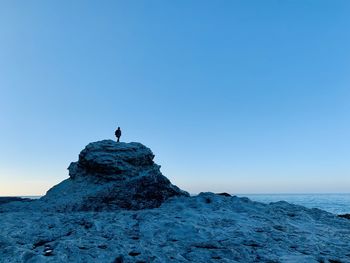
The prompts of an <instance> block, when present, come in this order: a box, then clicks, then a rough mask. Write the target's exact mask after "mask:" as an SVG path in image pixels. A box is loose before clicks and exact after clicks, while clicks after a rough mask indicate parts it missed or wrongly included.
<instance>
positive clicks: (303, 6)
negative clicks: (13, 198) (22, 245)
mask: <svg viewBox="0 0 350 263" xmlns="http://www.w3.org/2000/svg"><path fill="white" fill-rule="evenodd" d="M349 13H350V2H349V1H311V0H309V1H307V0H306V1H277V0H276V1H272V0H267V1H258V0H257V1H206V0H204V1H203V0H201V1H195V0H193V1H187V0H180V1H163V0H162V1H160V0H159V1H153V0H152V1H102V2H101V1H65V0H64V1H41V0H39V1H1V3H0V37H1V41H0V196H2V195H41V194H44V193H45V192H46V191H47V190H48V189H49V188H50V187H51V186H52V185H53V184H56V183H58V182H60V181H61V180H64V179H65V178H67V177H68V171H67V170H66V168H67V167H68V165H69V163H70V162H72V161H76V160H77V158H78V154H79V152H80V151H81V150H82V149H83V148H84V147H85V145H87V144H88V143H89V142H92V141H97V140H102V139H110V138H111V139H113V136H114V130H115V128H116V127H117V126H121V128H122V131H123V136H122V140H123V141H126V142H129V141H139V142H141V143H143V144H145V145H146V146H148V147H150V148H151V149H152V150H153V152H154V153H155V155H156V162H157V163H158V164H160V165H161V166H162V172H163V173H164V175H166V176H167V177H168V178H170V179H171V181H172V182H173V183H175V184H177V185H179V186H180V187H181V188H183V189H185V190H187V191H189V192H191V193H196V192H201V191H216V192H219V191H226V192H231V193H310V192H311V193H318V192H321V193H329V192H335V193H336V192H342V193H344V192H347V193H349V192H350V165H349V163H350V161H349V160H350V103H349V102H350V31H349V28H350V16H349Z"/></svg>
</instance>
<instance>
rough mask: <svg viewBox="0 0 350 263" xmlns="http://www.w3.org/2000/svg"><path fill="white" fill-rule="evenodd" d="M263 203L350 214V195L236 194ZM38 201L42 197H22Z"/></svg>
mask: <svg viewBox="0 0 350 263" xmlns="http://www.w3.org/2000/svg"><path fill="white" fill-rule="evenodd" d="M236 195H237V196H239V197H248V198H249V199H251V200H253V201H257V202H262V203H271V202H278V201H286V202H288V203H291V204H296V205H302V206H305V207H308V208H319V209H322V210H325V211H328V212H330V213H333V214H350V193H346V194H236ZM21 197H26V198H32V199H38V198H40V196H21Z"/></svg>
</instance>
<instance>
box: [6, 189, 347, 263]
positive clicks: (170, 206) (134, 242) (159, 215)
mask: <svg viewBox="0 0 350 263" xmlns="http://www.w3.org/2000/svg"><path fill="white" fill-rule="evenodd" d="M0 225H1V228H0V262H1V263H14V262H28V263H41V262H42V263H47V262H52V263H56V262H87V263H90V262H100V263H113V262H124V263H135V262H154V263H164V262H198V263H203V262H236V263H237V262H240V263H256V262H263V263H272V262H276V263H277V262H280V263H291V262H292V263H320V262H324V263H331V262H342V263H348V262H350V220H348V219H345V218H340V217H337V216H336V215H334V214H330V213H328V212H325V211H322V210H319V209H307V208H304V207H302V206H297V205H291V204H288V203H286V202H277V203H271V204H262V203H258V202H252V201H250V200H249V199H248V198H238V197H235V196H232V197H229V196H222V195H215V194H212V193H202V194H200V195H198V196H193V197H179V198H169V199H168V200H166V201H165V202H164V203H163V204H162V205H161V206H160V207H158V208H155V209H142V210H116V211H113V212H104V211H103V212H68V213H67V212H66V213H53V212H7V213H1V214H0Z"/></svg>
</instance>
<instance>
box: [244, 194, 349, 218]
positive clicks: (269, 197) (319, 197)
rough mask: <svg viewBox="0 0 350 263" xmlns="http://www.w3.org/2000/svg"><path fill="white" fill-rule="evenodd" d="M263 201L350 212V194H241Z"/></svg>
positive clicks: (343, 212)
mask: <svg viewBox="0 0 350 263" xmlns="http://www.w3.org/2000/svg"><path fill="white" fill-rule="evenodd" d="M237 196H240V197H241V196H246V197H248V198H249V199H251V200H253V201H258V202H262V203H270V202H278V201H287V202H288V203H291V204H296V205H302V206H305V207H308V208H319V209H322V210H326V211H328V212H331V213H334V214H350V194H240V195H237Z"/></svg>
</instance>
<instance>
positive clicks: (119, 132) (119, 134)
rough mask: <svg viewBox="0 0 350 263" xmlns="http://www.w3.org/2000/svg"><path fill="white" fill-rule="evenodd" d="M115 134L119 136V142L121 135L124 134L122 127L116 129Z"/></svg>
mask: <svg viewBox="0 0 350 263" xmlns="http://www.w3.org/2000/svg"><path fill="white" fill-rule="evenodd" d="M115 136H116V137H117V138H118V140H117V142H119V139H120V136H122V131H121V130H120V128H118V129H117V130H116V131H115Z"/></svg>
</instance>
